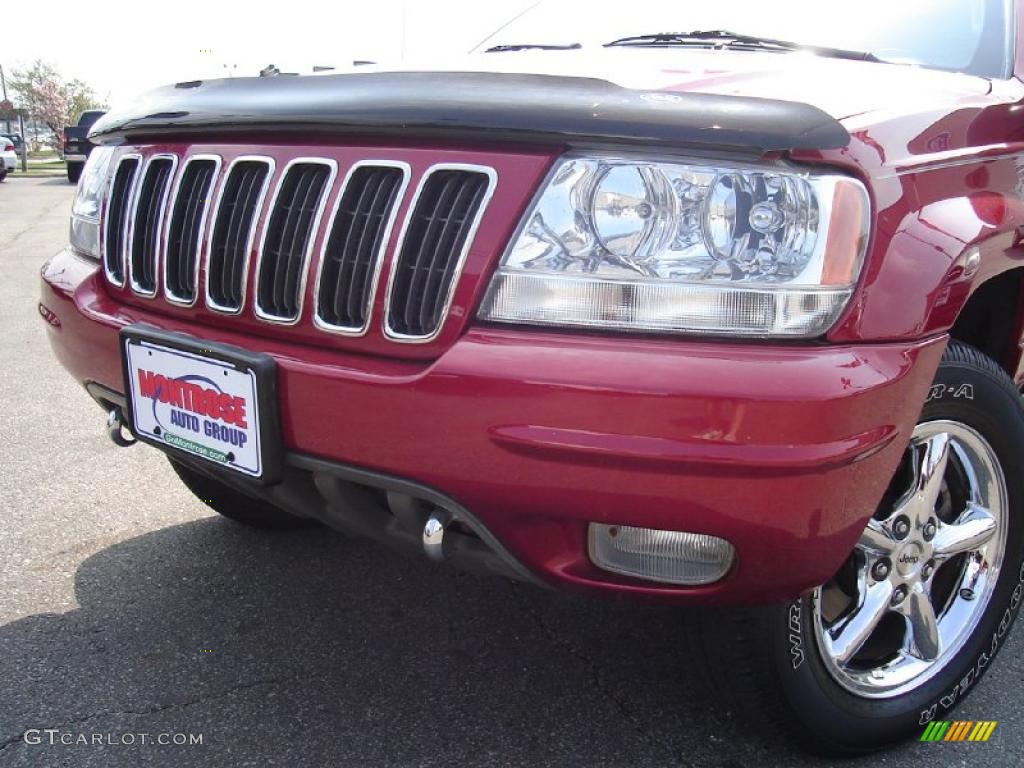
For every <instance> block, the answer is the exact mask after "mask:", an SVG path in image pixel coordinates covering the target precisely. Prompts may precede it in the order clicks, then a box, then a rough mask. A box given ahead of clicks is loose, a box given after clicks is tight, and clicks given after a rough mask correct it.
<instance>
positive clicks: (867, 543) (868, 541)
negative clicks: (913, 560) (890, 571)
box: [859, 519, 896, 555]
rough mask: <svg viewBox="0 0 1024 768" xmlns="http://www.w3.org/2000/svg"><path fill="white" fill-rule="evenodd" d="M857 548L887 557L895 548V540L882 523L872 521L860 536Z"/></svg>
mask: <svg viewBox="0 0 1024 768" xmlns="http://www.w3.org/2000/svg"><path fill="white" fill-rule="evenodd" d="M859 546H860V548H861V549H866V550H868V551H870V552H874V553H877V554H880V555H887V554H889V553H890V552H892V551H893V550H894V549H895V548H896V540H895V539H894V538H893V536H892V534H891V533H889V531H888V529H887V528H886V527H885V526H884V525H882V523H880V522H878V521H877V520H874V519H872V520H870V521H868V527H867V528H865V529H864V533H862V534H861V535H860V542H859Z"/></svg>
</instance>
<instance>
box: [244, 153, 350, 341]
mask: <svg viewBox="0 0 1024 768" xmlns="http://www.w3.org/2000/svg"><path fill="white" fill-rule="evenodd" d="M333 174H334V166H333V165H332V164H328V163H326V162H319V161H317V162H309V161H300V162H295V163H293V164H292V165H291V166H289V167H288V169H287V170H286V171H285V173H284V177H283V178H282V179H281V182H280V184H279V185H278V188H277V193H276V194H275V195H274V202H273V203H272V204H271V206H270V219H269V221H268V223H267V228H266V231H265V232H264V234H263V245H262V247H261V248H260V260H259V268H258V270H257V272H258V274H257V278H256V313H257V314H258V315H259V316H260V317H263V318H265V319H268V320H274V321H279V322H293V321H295V320H298V317H299V307H300V305H301V303H302V288H303V286H304V285H305V275H306V266H307V262H308V257H309V249H310V247H311V246H312V244H313V235H314V232H315V229H316V225H317V223H318V221H319V217H320V212H321V209H322V207H323V203H324V198H325V197H326V195H325V192H326V191H327V189H328V186H329V183H330V181H331V178H332V176H333Z"/></svg>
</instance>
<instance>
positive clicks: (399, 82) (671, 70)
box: [91, 48, 990, 153]
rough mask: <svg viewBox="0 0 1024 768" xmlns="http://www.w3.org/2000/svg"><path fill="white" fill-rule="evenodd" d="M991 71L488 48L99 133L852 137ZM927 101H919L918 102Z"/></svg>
mask: <svg viewBox="0 0 1024 768" xmlns="http://www.w3.org/2000/svg"><path fill="white" fill-rule="evenodd" d="M989 90H990V83H989V82H988V81H986V80H983V79H981V78H975V77H968V76H964V75H958V74H949V73H943V72H935V71H929V70H923V69H920V68H915V67H909V66H898V65H889V64H873V63H866V62H856V61H846V60H836V59H825V58H821V57H816V56H813V55H810V54H807V55H804V54H775V53H763V52H736V51H707V50H698V51H694V50H678V49H657V50H651V49H630V48H616V49H596V50H578V51H544V52H536V51H520V52H508V53H492V54H476V55H473V56H470V57H462V58H460V59H459V60H456V61H450V62H425V63H423V64H421V65H419V66H416V67H404V66H403V68H402V70H401V71H394V70H390V69H387V68H384V67H367V68H360V69H358V70H356V71H354V72H351V73H349V74H342V75H338V74H332V75H321V76H304V77H289V76H278V77H269V78H234V79H229V80H211V81H197V82H191V83H179V84H177V85H175V86H169V87H167V88H163V89H158V90H157V91H153V92H151V93H149V94H146V95H145V96H143V97H142V98H140V99H139V100H138V101H137V102H135V103H134V104H131V105H128V106H127V107H125V108H123V109H118V110H115V111H113V112H111V113H108V114H107V115H106V116H105V117H104V118H102V119H101V120H100V121H99V122H98V123H97V124H96V125H95V126H94V128H93V131H92V134H91V136H92V137H93V138H94V140H95V141H97V142H98V143H106V144H117V143H122V142H124V141H127V140H129V139H136V138H142V137H157V136H167V135H187V134H195V133H200V132H205V133H214V132H215V133H217V134H218V135H224V136H231V135H240V134H253V133H264V134H265V133H275V134H282V135H283V134H289V133H290V134H295V133H307V134H308V133H331V134H346V133H347V134H352V133H355V134H361V135H372V136H396V135H397V136H400V137H402V138H409V137H427V138H445V139H469V140H480V139H490V140H505V141H516V142H546V143H559V144H568V145H570V146H572V145H579V144H593V143H595V142H596V143H612V144H621V143H626V144H643V145H646V146H678V147H680V148H685V149H693V148H702V147H716V148H732V149H741V150H751V151H757V152H760V153H765V152H774V151H787V150H831V149H840V148H842V147H845V146H847V144H848V143H849V141H850V132H849V131H848V130H847V128H846V127H844V126H843V125H842V124H841V123H840V121H841V120H845V119H849V118H851V117H853V116H856V115H862V114H865V113H869V112H873V111H878V110H883V111H884V110H892V109H898V110H908V109H919V110H920V111H925V110H926V109H927V108H928V107H927V105H928V104H931V105H941V106H943V107H945V108H948V107H951V106H954V105H956V104H957V103H958V102H961V101H962V102H964V103H966V102H967V101H971V100H977V99H978V98H979V97H983V96H984V95H985V94H987V93H988V92H989ZM915 104H916V105H917V106H914V105H915Z"/></svg>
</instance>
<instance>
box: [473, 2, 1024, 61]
mask: <svg viewBox="0 0 1024 768" xmlns="http://www.w3.org/2000/svg"><path fill="white" fill-rule="evenodd" d="M1012 6H1013V0H858V1H857V2H855V3H851V4H850V5H848V6H838V7H837V4H835V3H831V2H824V1H823V0H782V1H781V2H775V3H766V2H764V0H714V2H704V1H703V0H701V1H700V2H694V1H692V0H691V2H685V0H675V1H674V2H672V1H671V0H636V2H630V3H621V4H618V3H617V4H615V5H614V6H613V5H610V4H609V5H605V4H603V3H600V4H592V3H587V2H580V1H579V0H543V1H542V2H540V3H537V4H535V5H534V6H533V7H531V8H530V9H529V10H527V11H526V12H525V13H523V14H521V15H520V16H518V17H516V18H514V19H513V20H512V21H511V22H509V23H508V24H506V25H505V26H504V27H503V28H501V29H500V30H498V32H496V33H495V34H494V35H492V36H491V37H490V38H488V39H487V40H486V41H485V42H484V43H483V44H482V45H481V46H479V49H478V50H487V49H490V48H493V47H495V46H502V45H506V46H520V45H544V46H560V47H565V46H569V45H572V44H574V43H581V44H583V45H584V46H586V47H592V46H601V45H606V44H607V43H610V42H612V41H615V40H620V39H622V38H626V37H630V36H636V35H652V34H659V33H689V32H700V31H709V30H727V31H729V32H732V33H736V34H739V35H747V36H756V37H760V38H767V39H772V40H785V41H789V42H794V43H798V44H800V45H806V46H814V47H820V48H836V49H843V50H848V51H862V52H864V53H869V54H872V55H874V56H875V57H877V58H878V59H880V60H882V61H886V62H893V63H900V64H913V65H917V66H922V67H931V68H934V69H944V70H951V71H954V72H965V73H967V74H972V75H979V76H981V77H988V78H1003V77H1008V76H1009V74H1010V71H1011V61H1012V58H1011V51H1012V50H1013V45H1012V41H1013V11H1012ZM840 8H841V9H842V10H840ZM648 45H649V43H648ZM666 45H667V44H666ZM707 45H708V46H709V47H711V46H713V45H714V42H713V41H709V42H708V43H707Z"/></svg>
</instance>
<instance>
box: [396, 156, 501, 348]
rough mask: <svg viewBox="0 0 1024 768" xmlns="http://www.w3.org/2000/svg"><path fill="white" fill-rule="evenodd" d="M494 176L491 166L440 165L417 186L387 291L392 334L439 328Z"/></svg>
mask: <svg viewBox="0 0 1024 768" xmlns="http://www.w3.org/2000/svg"><path fill="white" fill-rule="evenodd" d="M493 180H494V175H493V171H490V169H487V170H486V171H485V170H483V169H481V170H466V169H462V168H458V169H456V168H443V167H442V168H438V169H436V170H434V171H433V172H432V173H430V175H429V176H428V177H427V179H426V180H425V181H424V182H423V183H422V184H421V187H420V192H419V194H418V196H417V199H416V204H415V206H414V209H413V212H412V213H411V214H410V216H409V219H408V221H407V222H406V230H405V234H404V235H403V237H402V246H401V249H400V251H399V254H398V259H397V261H396V264H395V267H394V270H393V274H392V278H391V280H392V282H391V288H390V290H389V292H388V314H387V330H388V333H389V334H390V335H391V336H393V337H396V338H408V339H419V340H429V339H431V338H433V337H434V336H435V335H436V334H437V332H438V331H439V330H440V327H441V323H442V321H443V319H444V314H445V313H446V312H447V310H448V303H449V301H450V298H451V295H452V290H453V288H454V285H455V279H456V277H457V273H458V271H459V270H460V269H461V267H462V261H463V259H464V257H465V254H466V253H467V252H468V250H469V246H470V245H471V239H472V235H473V233H474V230H475V229H476V225H477V224H478V222H479V220H480V217H481V216H482V214H483V206H484V203H485V200H486V198H487V196H488V194H489V192H490V189H491V187H492V185H493Z"/></svg>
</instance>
